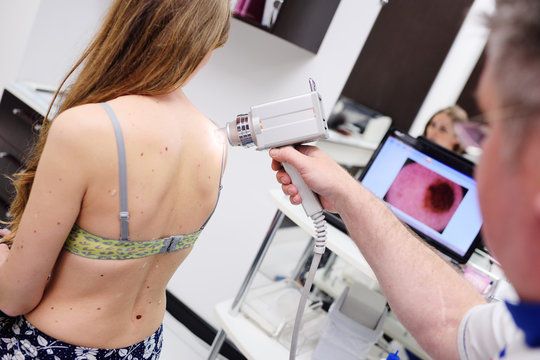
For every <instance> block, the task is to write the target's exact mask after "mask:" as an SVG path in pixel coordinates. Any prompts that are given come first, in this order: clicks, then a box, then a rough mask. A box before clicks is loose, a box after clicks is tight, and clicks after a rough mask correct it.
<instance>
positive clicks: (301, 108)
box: [249, 91, 328, 150]
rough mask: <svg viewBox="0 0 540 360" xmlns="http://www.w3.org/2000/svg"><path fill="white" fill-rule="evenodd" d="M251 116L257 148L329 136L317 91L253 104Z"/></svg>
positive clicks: (303, 141) (297, 142)
mask: <svg viewBox="0 0 540 360" xmlns="http://www.w3.org/2000/svg"><path fill="white" fill-rule="evenodd" d="M249 115H250V118H251V119H250V120H251V125H252V127H251V129H252V131H253V133H254V135H255V136H254V142H255V145H256V146H257V150H264V149H270V148H273V147H279V146H285V145H292V144H299V143H305V142H310V141H314V140H317V139H321V138H328V127H327V126H326V120H325V119H324V114H323V109H322V104H321V101H320V98H319V94H318V93H317V92H315V91H313V92H310V93H309V94H305V95H300V96H295V97H292V98H288V99H283V100H278V101H274V102H270V103H266V104H262V105H256V106H253V107H252V108H251V111H250V113H249Z"/></svg>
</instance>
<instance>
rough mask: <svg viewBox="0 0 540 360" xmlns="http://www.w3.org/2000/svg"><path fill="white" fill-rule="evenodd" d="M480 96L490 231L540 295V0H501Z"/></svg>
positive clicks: (528, 293) (495, 247)
mask: <svg viewBox="0 0 540 360" xmlns="http://www.w3.org/2000/svg"><path fill="white" fill-rule="evenodd" d="M491 28H492V32H491V35H490V40H489V43H488V60H487V64H486V68H485V69H484V72H483V75H482V79H481V81H480V85H479V89H478V100H479V105H480V107H481V108H482V110H483V111H484V112H485V113H486V117H487V119H488V121H489V122H490V123H491V134H490V135H489V136H488V138H487V139H486V141H485V143H484V154H483V156H482V159H481V161H480V164H479V166H478V169H477V180H478V188H479V198H480V206H481V209H482V214H483V218H484V235H485V240H486V244H487V245H488V248H490V250H492V251H493V253H494V255H495V256H496V257H497V258H498V259H499V261H501V263H502V265H503V267H504V269H505V272H506V274H507V276H508V277H509V279H510V281H511V282H512V283H513V284H514V286H515V288H516V290H517V291H518V293H519V294H520V296H521V298H522V299H523V300H531V301H540V283H539V282H538V280H537V279H538V275H540V1H538V0H499V1H498V6H497V10H496V14H495V15H494V16H493V18H492V19H491Z"/></svg>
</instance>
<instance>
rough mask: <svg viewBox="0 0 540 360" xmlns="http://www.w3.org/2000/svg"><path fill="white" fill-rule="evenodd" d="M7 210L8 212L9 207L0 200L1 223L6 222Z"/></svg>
mask: <svg viewBox="0 0 540 360" xmlns="http://www.w3.org/2000/svg"><path fill="white" fill-rule="evenodd" d="M8 210H9V205H8V204H7V203H6V202H4V201H3V200H2V199H0V220H2V221H7V220H8ZM2 227H3V225H2Z"/></svg>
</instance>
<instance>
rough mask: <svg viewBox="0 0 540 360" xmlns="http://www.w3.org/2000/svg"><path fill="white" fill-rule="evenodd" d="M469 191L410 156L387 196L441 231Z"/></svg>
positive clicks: (392, 202) (407, 211)
mask: <svg viewBox="0 0 540 360" xmlns="http://www.w3.org/2000/svg"><path fill="white" fill-rule="evenodd" d="M467 191H468V190H467V189H466V188H464V187H462V186H461V185H458V184H457V183H455V182H453V181H451V180H449V179H447V178H445V177H443V176H441V175H439V174H437V173H435V172H434V171H432V170H430V169H428V168H427V167H425V166H423V165H421V164H419V163H418V162H416V161H413V160H411V159H407V161H406V162H405V164H404V165H403V167H402V168H401V170H400V171H399V173H398V175H397V176H396V178H395V179H394V181H393V182H392V185H390V188H389V189H388V191H387V192H386V195H385V196H384V200H385V201H386V202H387V203H388V204H390V205H392V206H394V207H396V208H397V209H399V210H401V211H403V212H404V213H406V214H408V215H409V216H412V217H413V218H415V219H416V220H418V221H421V222H422V223H424V224H425V225H427V226H429V227H430V228H432V229H434V230H435V231H437V232H439V233H442V232H443V231H444V229H445V228H446V226H447V225H448V223H449V222H450V219H451V218H452V216H453V215H454V213H455V212H456V210H457V208H458V207H459V204H460V203H461V201H462V200H463V198H464V197H465V194H466V193H467Z"/></svg>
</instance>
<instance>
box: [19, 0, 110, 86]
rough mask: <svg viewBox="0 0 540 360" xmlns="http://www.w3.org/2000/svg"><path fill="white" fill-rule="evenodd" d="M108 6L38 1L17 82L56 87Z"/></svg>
mask: <svg viewBox="0 0 540 360" xmlns="http://www.w3.org/2000/svg"><path fill="white" fill-rule="evenodd" d="M23 2H25V1H23ZM110 3H111V1H110V0H92V1H69V0H44V1H41V2H40V4H39V9H38V12H37V16H36V17H35V21H34V23H33V25H32V32H31V34H30V36H29V39H28V42H27V44H26V51H25V53H24V57H23V58H22V61H21V62H20V68H19V71H18V73H17V80H21V81H31V82H35V83H38V84H46V85H50V86H53V87H57V86H58V85H59V84H60V82H61V81H62V80H63V78H64V76H65V75H66V74H67V72H68V71H69V70H70V69H71V67H72V66H73V65H74V63H75V61H77V60H78V59H79V55H80V54H81V53H82V51H83V50H84V48H85V47H86V45H87V44H88V42H89V41H90V38H91V37H92V35H93V34H94V33H95V31H96V30H97V27H98V25H99V21H100V19H101V17H102V16H103V14H104V12H105V11H106V9H107V7H108V6H109V4H110Z"/></svg>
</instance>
